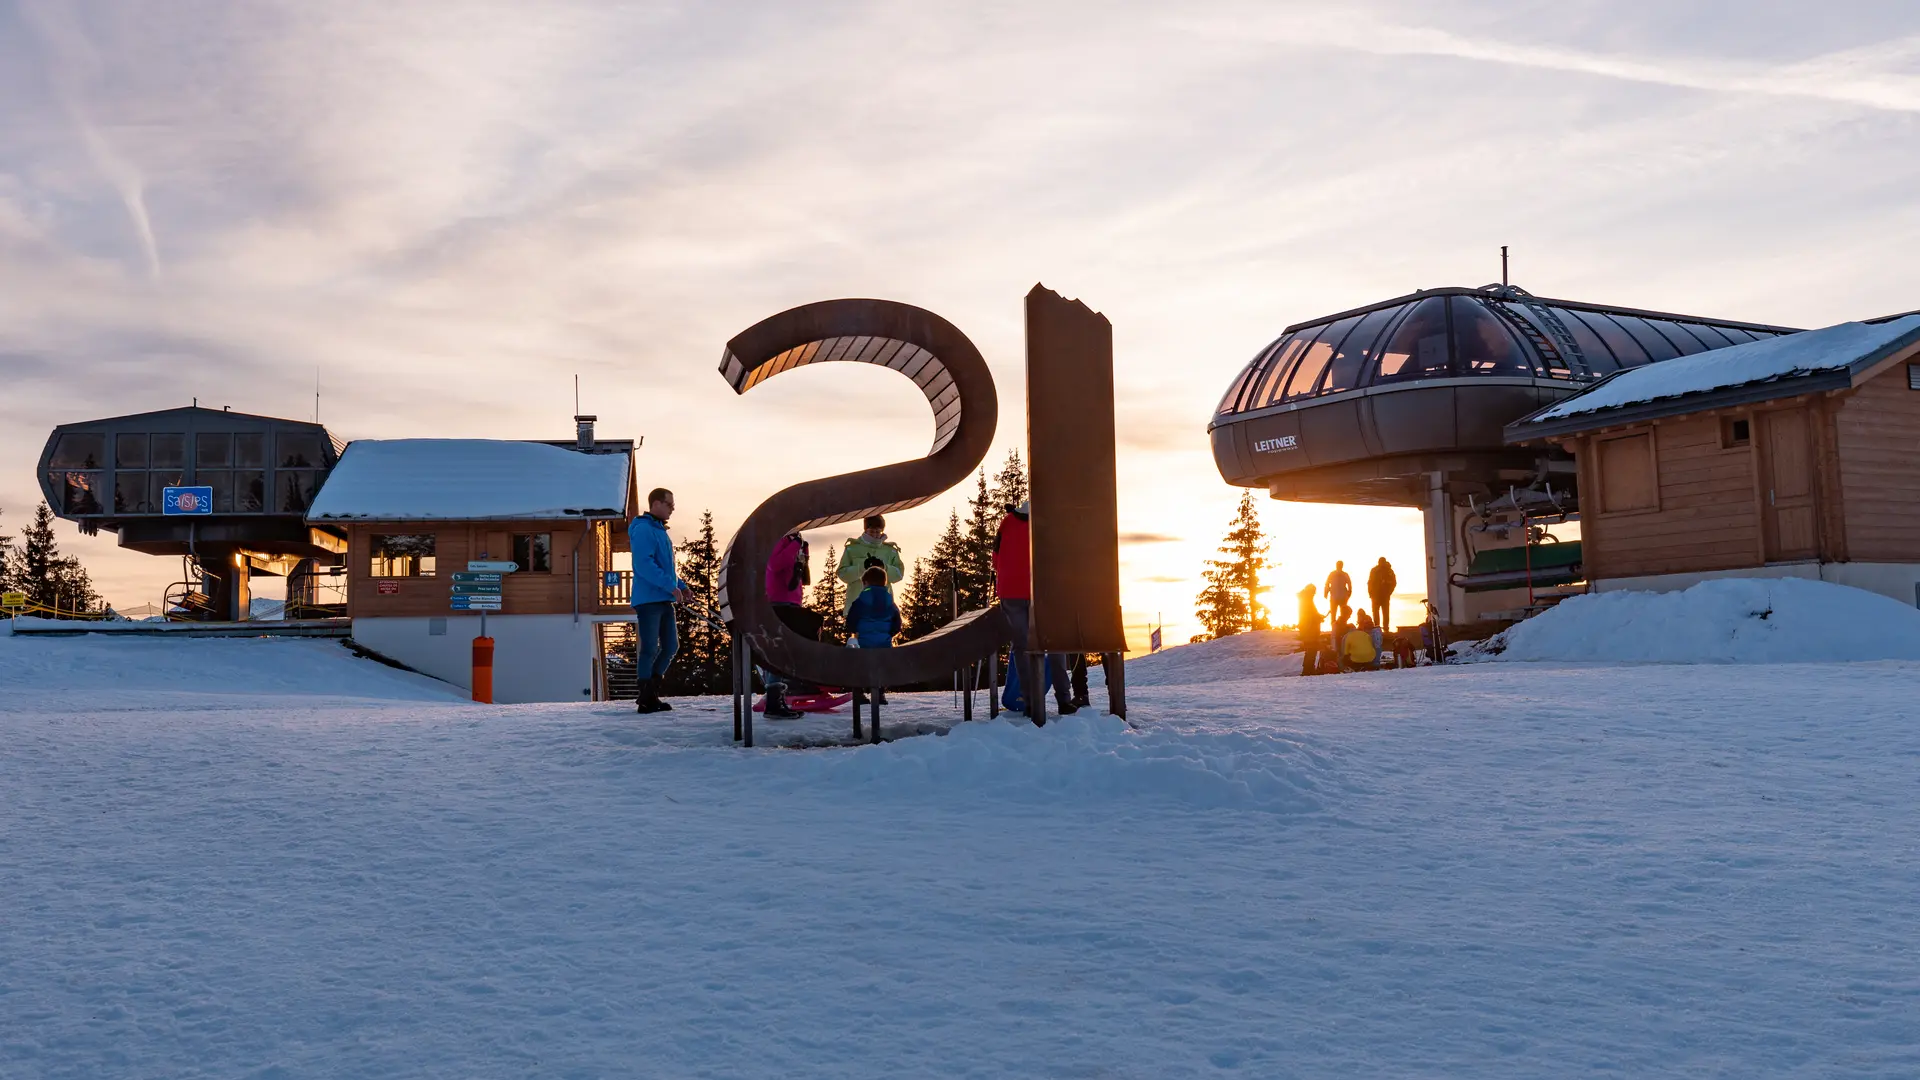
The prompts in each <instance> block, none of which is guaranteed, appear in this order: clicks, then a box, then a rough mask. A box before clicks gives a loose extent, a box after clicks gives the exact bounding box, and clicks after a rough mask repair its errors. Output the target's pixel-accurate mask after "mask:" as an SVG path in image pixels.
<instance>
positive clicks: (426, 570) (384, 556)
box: [368, 533, 435, 577]
mask: <svg viewBox="0 0 1920 1080" xmlns="http://www.w3.org/2000/svg"><path fill="white" fill-rule="evenodd" d="M368 540H369V541H370V544H369V549H370V551H371V553H372V556H373V558H372V565H371V567H370V568H369V570H368V573H370V574H372V575H373V576H374V577H432V576H433V571H434V558H433V542H434V540H435V536H434V534H433V533H375V534H373V535H372V536H370V537H368Z"/></svg>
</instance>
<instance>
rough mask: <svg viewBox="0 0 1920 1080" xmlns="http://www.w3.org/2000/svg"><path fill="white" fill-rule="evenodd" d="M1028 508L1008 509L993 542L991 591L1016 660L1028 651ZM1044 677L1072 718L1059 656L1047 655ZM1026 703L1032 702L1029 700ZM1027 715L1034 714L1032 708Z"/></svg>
mask: <svg viewBox="0 0 1920 1080" xmlns="http://www.w3.org/2000/svg"><path fill="white" fill-rule="evenodd" d="M1028 505H1029V504H1027V503H1025V502H1022V503H1021V504H1020V505H1019V506H1011V507H1008V508H1007V516H1006V517H1003V518H1001V519H1000V531H999V532H998V533H997V534H996V535H995V536H994V539H993V591H994V595H996V596H998V597H999V598H1000V607H1001V609H1002V610H1004V611H1005V612H1006V613H1007V621H1008V622H1010V623H1012V624H1013V656H1014V657H1015V658H1016V659H1018V658H1020V657H1023V656H1025V655H1026V652H1027V627H1028V624H1029V623H1030V622H1031V620H1032V616H1033V549H1032V547H1031V546H1030V545H1031V541H1030V539H1029V537H1030V534H1029V532H1028V527H1027V511H1028ZM1046 668H1047V678H1048V680H1049V681H1051V682H1052V683H1053V692H1054V697H1055V701H1056V702H1057V704H1058V706H1059V712H1060V715H1061V716H1071V715H1073V714H1074V713H1076V712H1079V711H1080V710H1079V709H1078V708H1077V707H1075V706H1074V704H1073V699H1072V698H1071V697H1069V696H1068V695H1069V694H1070V693H1071V691H1070V690H1069V688H1068V686H1067V669H1066V666H1065V665H1064V664H1062V663H1061V662H1060V658H1059V657H1058V656H1053V655H1049V656H1048V657H1047V661H1046ZM1027 692H1028V693H1029V694H1038V693H1044V692H1045V688H1044V687H1035V688H1030V689H1028V691H1027ZM1028 700H1029V701H1031V700H1032V699H1031V698H1030V697H1029V698H1028ZM1027 715H1029V716H1031V715H1033V709H1032V706H1031V705H1029V706H1028V708H1027Z"/></svg>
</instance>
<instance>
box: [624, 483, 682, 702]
mask: <svg viewBox="0 0 1920 1080" xmlns="http://www.w3.org/2000/svg"><path fill="white" fill-rule="evenodd" d="M672 516H673V492H671V491H668V490H667V489H666V488H654V489H653V490H652V491H650V492H648V493H647V512H646V513H644V514H641V515H640V516H639V517H637V518H634V519H633V521H632V523H631V524H629V525H628V526H627V542H628V546H629V547H631V548H632V549H633V621H634V630H635V631H636V634H637V636H638V638H639V643H638V647H637V649H636V651H635V655H634V665H633V670H634V674H635V675H636V676H637V677H638V679H639V693H638V694H637V695H635V698H634V711H635V712H639V713H656V712H666V711H667V710H669V709H672V708H673V706H671V705H669V704H667V703H666V702H664V701H661V700H660V679H661V678H662V677H663V676H665V675H666V673H667V667H668V665H670V664H672V663H673V654H674V653H677V652H679V651H680V634H679V631H678V630H677V629H676V628H675V627H674V623H673V605H674V604H676V603H681V604H684V603H687V602H688V601H690V600H692V599H693V593H691V592H689V591H688V590H687V585H686V582H684V581H681V580H680V574H679V571H678V570H676V569H675V568H674V565H673V541H672V540H671V539H669V538H668V537H667V519H668V518H670V517H672Z"/></svg>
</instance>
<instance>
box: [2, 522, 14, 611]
mask: <svg viewBox="0 0 1920 1080" xmlns="http://www.w3.org/2000/svg"><path fill="white" fill-rule="evenodd" d="M0 513H4V511H0ZM13 591H14V588H13V537H11V536H8V535H7V534H6V533H0V592H13Z"/></svg>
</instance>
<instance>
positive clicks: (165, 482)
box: [147, 435, 185, 514]
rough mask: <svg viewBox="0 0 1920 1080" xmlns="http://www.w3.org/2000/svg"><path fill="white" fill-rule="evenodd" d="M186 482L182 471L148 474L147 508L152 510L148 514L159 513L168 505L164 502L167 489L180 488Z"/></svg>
mask: <svg viewBox="0 0 1920 1080" xmlns="http://www.w3.org/2000/svg"><path fill="white" fill-rule="evenodd" d="M154 437H155V438H156V439H157V438H159V436H157V435H156V436H154ZM184 482H185V477H184V476H182V475H181V473H180V471H179V470H177V469H176V470H173V471H170V472H151V473H148V474H147V506H148V507H149V508H150V509H148V511H147V512H148V513H150V514H157V513H159V512H160V508H161V507H163V506H165V505H166V502H165V501H164V499H165V495H164V493H165V491H166V489H168V488H170V487H180V486H181V485H182V484H183V483H184Z"/></svg>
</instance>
